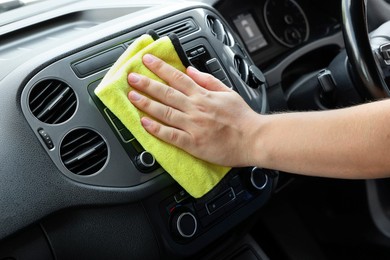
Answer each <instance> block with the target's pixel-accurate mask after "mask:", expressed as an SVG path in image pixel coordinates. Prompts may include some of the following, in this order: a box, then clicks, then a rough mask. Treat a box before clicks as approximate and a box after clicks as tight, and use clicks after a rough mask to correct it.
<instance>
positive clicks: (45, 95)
mask: <svg viewBox="0 0 390 260" xmlns="http://www.w3.org/2000/svg"><path fill="white" fill-rule="evenodd" d="M60 87H61V85H57V86H56V87H54V89H49V88H46V91H44V92H42V99H39V100H37V102H38V101H40V102H39V103H38V104H37V105H36V106H35V108H34V109H33V110H32V111H33V113H34V112H36V113H39V112H40V111H42V110H43V109H42V107H45V106H46V104H47V103H48V102H50V100H51V99H52V98H53V95H55V93H56V92H57V91H58V90H59V89H60ZM33 105H34V104H33V103H32V102H30V106H33Z"/></svg>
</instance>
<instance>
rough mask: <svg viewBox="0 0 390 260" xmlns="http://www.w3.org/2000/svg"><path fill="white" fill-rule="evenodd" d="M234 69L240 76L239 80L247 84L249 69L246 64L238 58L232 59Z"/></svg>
mask: <svg viewBox="0 0 390 260" xmlns="http://www.w3.org/2000/svg"><path fill="white" fill-rule="evenodd" d="M234 67H235V68H236V71H237V73H238V74H239V75H240V77H241V79H242V80H243V81H244V82H245V83H247V82H248V76H249V67H248V64H247V63H246V62H245V61H244V59H243V58H241V57H240V56H235V57H234Z"/></svg>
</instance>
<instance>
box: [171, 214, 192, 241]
mask: <svg viewBox="0 0 390 260" xmlns="http://www.w3.org/2000/svg"><path fill="white" fill-rule="evenodd" d="M173 214H174V215H173V217H172V220H171V232H172V233H173V235H174V236H176V237H179V238H191V237H193V236H194V235H195V234H196V231H197V230H198V221H197V219H196V217H195V216H194V214H192V212H189V211H184V212H180V213H173Z"/></svg>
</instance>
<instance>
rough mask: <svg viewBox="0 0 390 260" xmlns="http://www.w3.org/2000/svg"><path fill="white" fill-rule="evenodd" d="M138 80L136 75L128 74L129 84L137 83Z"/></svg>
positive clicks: (138, 77)
mask: <svg viewBox="0 0 390 260" xmlns="http://www.w3.org/2000/svg"><path fill="white" fill-rule="evenodd" d="M140 79H141V78H140V76H139V75H138V74H137V73H130V74H129V82H130V83H137V82H138V81H139V80H140Z"/></svg>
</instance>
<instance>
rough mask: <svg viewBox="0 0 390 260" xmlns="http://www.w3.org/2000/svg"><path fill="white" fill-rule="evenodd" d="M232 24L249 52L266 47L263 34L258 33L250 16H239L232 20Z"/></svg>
mask: <svg viewBox="0 0 390 260" xmlns="http://www.w3.org/2000/svg"><path fill="white" fill-rule="evenodd" d="M233 23H234V25H235V26H236V28H237V30H238V32H239V34H240V36H241V37H242V39H243V40H244V43H245V45H246V47H247V49H248V50H249V52H255V51H257V50H259V49H261V48H263V47H265V46H267V44H268V43H267V41H266V40H265V38H264V36H263V34H262V33H261V32H260V29H259V27H258V26H257V24H256V22H255V20H254V19H253V16H252V14H250V13H243V14H240V15H238V16H237V17H235V18H234V20H233Z"/></svg>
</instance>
